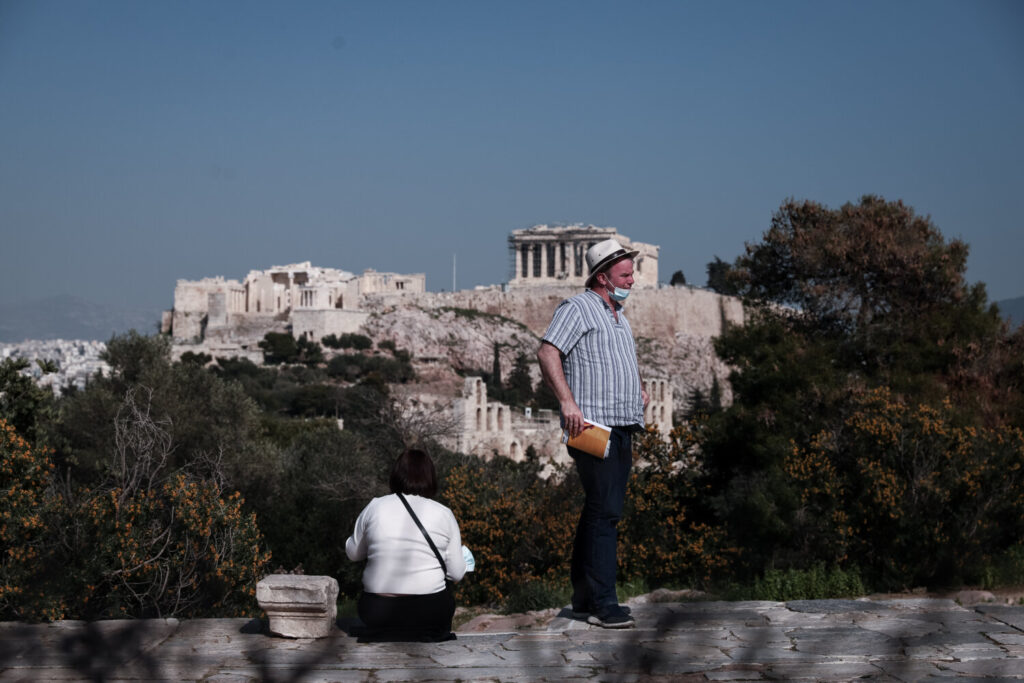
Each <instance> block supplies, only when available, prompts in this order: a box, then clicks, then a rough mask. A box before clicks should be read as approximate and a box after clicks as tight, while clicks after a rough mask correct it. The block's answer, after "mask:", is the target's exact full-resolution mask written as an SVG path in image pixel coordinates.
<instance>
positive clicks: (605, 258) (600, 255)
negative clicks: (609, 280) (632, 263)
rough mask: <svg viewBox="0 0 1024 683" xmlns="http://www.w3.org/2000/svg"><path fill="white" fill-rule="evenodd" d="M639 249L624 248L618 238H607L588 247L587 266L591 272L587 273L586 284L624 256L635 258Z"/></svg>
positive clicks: (588, 284)
mask: <svg viewBox="0 0 1024 683" xmlns="http://www.w3.org/2000/svg"><path fill="white" fill-rule="evenodd" d="M639 253H640V252H639V251H629V250H628V249H623V248H622V245H621V244H619V242H618V240H615V239H606V240H604V241H603V242H598V243H597V244H595V245H594V246H592V247H591V248H590V249H587V267H588V268H590V273H589V274H588V275H587V282H586V286H587V287H590V283H591V282H592V281H593V280H594V276H595V275H597V274H598V273H600V272H601V271H603V270H605V269H606V268H608V267H609V266H610V265H612V264H613V263H615V262H616V261H619V260H621V259H624V258H635V257H636V255H637V254H639Z"/></svg>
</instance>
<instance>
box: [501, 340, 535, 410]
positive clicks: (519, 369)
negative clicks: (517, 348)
mask: <svg viewBox="0 0 1024 683" xmlns="http://www.w3.org/2000/svg"><path fill="white" fill-rule="evenodd" d="M505 398H506V400H507V401H508V403H510V404H511V405H516V406H525V405H528V404H530V403H531V402H532V401H533V379H532V378H531V377H530V366H529V359H528V358H527V357H526V354H525V353H520V354H518V355H517V356H516V362H515V365H513V366H512V372H510V373H509V375H508V383H507V384H506V385H505Z"/></svg>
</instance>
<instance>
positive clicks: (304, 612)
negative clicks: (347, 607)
mask: <svg viewBox="0 0 1024 683" xmlns="http://www.w3.org/2000/svg"><path fill="white" fill-rule="evenodd" d="M337 600H338V582H337V581H336V580H335V579H334V578H333V577H330V576H304V575H301V574H271V575H270V576H267V577H265V578H264V579H263V580H262V581H260V582H259V583H258V584H256V601H257V602H259V604H260V609H262V610H263V611H264V612H266V614H267V619H268V620H269V622H270V632H271V633H275V634H277V635H279V636H284V637H285V638H325V637H327V636H328V635H330V633H331V629H332V628H334V620H335V619H336V618H337V616H338V605H337Z"/></svg>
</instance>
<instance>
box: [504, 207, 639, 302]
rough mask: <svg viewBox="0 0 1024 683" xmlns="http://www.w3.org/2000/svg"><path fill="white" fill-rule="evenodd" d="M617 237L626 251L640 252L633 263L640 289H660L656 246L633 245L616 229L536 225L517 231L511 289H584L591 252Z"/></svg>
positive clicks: (512, 245)
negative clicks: (598, 244)
mask: <svg viewBox="0 0 1024 683" xmlns="http://www.w3.org/2000/svg"><path fill="white" fill-rule="evenodd" d="M609 238H615V239H617V240H618V241H619V243H620V244H621V245H622V246H623V247H625V248H626V249H635V250H637V251H639V252H640V253H639V254H638V255H637V257H636V259H635V260H634V263H633V270H634V275H633V277H634V279H635V281H636V282H635V284H634V286H636V287H657V286H658V250H659V247H658V246H657V245H654V244H645V243H643V242H633V241H632V240H630V239H629V238H628V237H626V236H625V235H620V234H619V233H618V231H617V230H616V229H615V228H599V227H597V226H594V225H583V224H582V223H575V224H573V225H564V226H552V225H535V226H533V227H532V228H525V229H523V230H513V231H512V234H511V235H509V238H508V243H509V249H510V250H511V252H512V258H513V259H514V268H513V272H512V277H511V278H510V279H509V283H508V284H509V287H532V286H536V285H569V286H575V287H582V286H583V285H584V282H585V281H586V279H587V264H586V258H585V255H586V253H587V249H589V248H590V247H591V246H593V245H594V244H597V243H598V242H600V241H602V240H606V239H609Z"/></svg>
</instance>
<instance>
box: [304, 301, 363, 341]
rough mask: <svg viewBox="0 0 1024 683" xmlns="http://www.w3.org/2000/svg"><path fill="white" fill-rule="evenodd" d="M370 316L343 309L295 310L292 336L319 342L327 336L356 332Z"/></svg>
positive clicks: (361, 312)
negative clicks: (303, 336)
mask: <svg viewBox="0 0 1024 683" xmlns="http://www.w3.org/2000/svg"><path fill="white" fill-rule="evenodd" d="M369 316H370V314H369V312H367V311H360V310H344V309H301V308H300V309H297V310H294V311H292V314H291V321H292V335H293V336H294V337H295V338H296V339H298V338H299V337H301V336H302V335H306V338H307V339H313V340H316V341H320V340H321V339H323V338H324V337H326V336H327V335H330V334H333V335H342V334H352V333H355V332H358V331H359V330H360V328H361V327H362V326H363V324H364V323H365V322H366V319H367V318H368V317H369Z"/></svg>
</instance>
